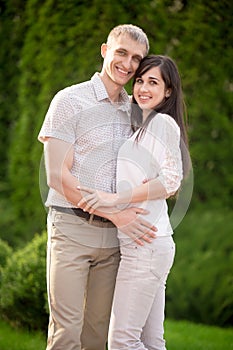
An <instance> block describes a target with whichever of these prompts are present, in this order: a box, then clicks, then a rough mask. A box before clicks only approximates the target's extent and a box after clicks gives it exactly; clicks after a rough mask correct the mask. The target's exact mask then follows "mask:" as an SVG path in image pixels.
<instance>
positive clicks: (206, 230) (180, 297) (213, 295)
mask: <svg viewBox="0 0 233 350" xmlns="http://www.w3.org/2000/svg"><path fill="white" fill-rule="evenodd" d="M232 219H233V216H232V213H231V212H229V211H223V210H222V211H216V210H215V211H209V210H208V209H207V208H202V210H201V209H200V210H199V211H195V212H192V210H190V212H189V213H188V215H187V216H186V217H185V219H184V220H183V222H182V224H181V225H180V226H179V227H178V228H177V230H176V234H175V235H174V238H175V241H176V244H177V255H176V259H175V264H174V267H173V269H172V271H171V274H170V276H169V279H168V288H167V315H168V316H169V317H171V318H175V319H187V320H191V321H194V322H201V323H205V324H215V325H219V326H227V325H232V321H233V319H232V315H233V275H232V267H233V240H232V232H233V220H232Z"/></svg>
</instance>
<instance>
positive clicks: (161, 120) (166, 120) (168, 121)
mask: <svg viewBox="0 0 233 350" xmlns="http://www.w3.org/2000/svg"><path fill="white" fill-rule="evenodd" d="M149 126H150V127H151V128H158V127H159V128H166V129H167V128H172V129H175V130H176V131H178V132H179V129H180V128H179V126H178V124H177V122H176V121H175V119H174V118H172V117H171V116H170V115H169V114H166V113H157V114H156V115H155V116H154V118H153V119H152V120H151V121H150V123H149Z"/></svg>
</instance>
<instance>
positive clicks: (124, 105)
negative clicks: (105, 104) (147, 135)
mask: <svg viewBox="0 0 233 350" xmlns="http://www.w3.org/2000/svg"><path fill="white" fill-rule="evenodd" d="M91 81H92V83H93V87H94V90H95V94H96V98H97V101H102V100H106V99H108V100H109V96H108V93H107V90H106V88H105V86H104V83H103V82H102V80H101V78H100V76H99V73H98V72H96V73H95V74H94V75H93V76H92V78H91ZM118 105H119V109H121V110H122V111H125V112H127V114H129V113H130V100H129V96H128V94H127V92H126V90H125V89H124V88H122V90H121V92H120V102H119V104H118Z"/></svg>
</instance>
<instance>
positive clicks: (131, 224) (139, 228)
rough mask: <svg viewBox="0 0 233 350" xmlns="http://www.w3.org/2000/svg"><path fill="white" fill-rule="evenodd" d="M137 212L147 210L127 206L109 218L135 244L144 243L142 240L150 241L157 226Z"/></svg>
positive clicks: (146, 212) (142, 213) (143, 212)
mask: <svg viewBox="0 0 233 350" xmlns="http://www.w3.org/2000/svg"><path fill="white" fill-rule="evenodd" d="M138 214H141V215H145V214H148V211H146V210H144V209H141V208H128V209H125V210H122V211H119V212H118V213H115V214H113V215H112V216H111V218H109V219H110V220H111V221H112V222H113V223H114V224H115V225H116V226H117V228H118V229H119V230H120V231H121V232H123V233H125V234H126V235H127V236H129V237H131V238H132V239H133V240H134V241H135V242H136V243H137V244H139V245H144V243H143V241H145V242H147V243H151V242H152V241H153V239H154V238H156V234H155V232H156V231H157V228H156V227H155V226H154V225H151V223H149V222H148V221H146V220H144V219H142V217H141V216H139V215H138Z"/></svg>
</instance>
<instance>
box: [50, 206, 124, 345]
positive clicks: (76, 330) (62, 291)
mask: <svg viewBox="0 0 233 350" xmlns="http://www.w3.org/2000/svg"><path fill="white" fill-rule="evenodd" d="M116 235H117V232H116V228H115V227H113V225H112V224H111V223H108V224H107V223H102V222H97V221H95V222H93V223H92V224H89V223H88V222H87V221H86V220H85V219H81V218H79V217H77V216H75V215H71V214H66V213H59V212H57V211H56V210H55V209H50V212H49V214H48V250H47V289H48V300H49V309H50V321H49V328H48V343H47V350H81V349H82V350H105V348H106V342H107V336H108V325H109V318H110V312H111V305H112V297H113V290H114V286H115V278H116V274H117V269H118V264H119V247H118V240H117V238H116Z"/></svg>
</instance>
